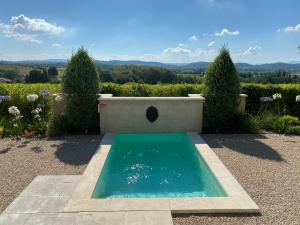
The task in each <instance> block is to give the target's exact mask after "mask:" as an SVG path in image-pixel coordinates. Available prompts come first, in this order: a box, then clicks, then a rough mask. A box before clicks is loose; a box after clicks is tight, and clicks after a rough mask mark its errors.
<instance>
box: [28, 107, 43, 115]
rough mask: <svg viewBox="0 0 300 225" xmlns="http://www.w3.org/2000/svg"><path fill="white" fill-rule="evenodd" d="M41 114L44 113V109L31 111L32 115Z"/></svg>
mask: <svg viewBox="0 0 300 225" xmlns="http://www.w3.org/2000/svg"><path fill="white" fill-rule="evenodd" d="M40 112H42V109H41V108H39V107H37V108H35V109H34V110H32V111H31V113H32V114H39V113H40Z"/></svg>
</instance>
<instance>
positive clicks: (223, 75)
mask: <svg viewBox="0 0 300 225" xmlns="http://www.w3.org/2000/svg"><path fill="white" fill-rule="evenodd" d="M204 79H205V80H204V96H205V98H206V101H205V105H204V123H205V126H206V127H209V128H210V129H211V130H212V131H217V132H219V131H222V129H223V128H224V126H226V123H227V122H228V121H231V120H232V119H233V117H234V115H235V114H236V113H237V106H238V99H239V93H240V83H239V78H238V73H237V71H236V69H235V66H234V64H233V62H232V60H231V58H230V54H229V51H228V50H227V49H226V48H222V49H221V51H220V53H219V55H218V56H217V58H216V59H215V60H214V62H213V63H212V64H211V65H210V66H209V68H208V69H207V70H206V72H205V78H204Z"/></svg>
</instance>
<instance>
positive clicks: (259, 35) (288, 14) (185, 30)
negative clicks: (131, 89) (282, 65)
mask: <svg viewBox="0 0 300 225" xmlns="http://www.w3.org/2000/svg"><path fill="white" fill-rule="evenodd" d="M299 9H300V1H299V0H251V1H250V0H168V1H167V0H151V1H146V0H126V1H125V0H109V1H108V0H106V1H104V0H85V1H79V0H51V1H41V0H26V1H24V0H9V1H2V2H1V8H0V11H1V13H0V60H41V59H68V58H70V56H71V54H72V52H74V51H76V49H77V48H79V47H82V46H83V47H84V48H86V49H87V50H88V52H89V54H90V55H91V56H92V57H93V58H94V59H98V60H143V61H159V62H165V63H189V62H197V61H212V60H213V59H214V58H215V57H216V55H217V54H218V52H219V50H220V49H221V48H222V46H224V45H225V46H226V47H227V48H229V50H230V52H231V56H232V58H233V60H234V61H235V62H247V63H252V64H261V63H272V62H279V61H280V62H291V61H300V54H299V51H298V50H297V46H299V45H300V13H299Z"/></svg>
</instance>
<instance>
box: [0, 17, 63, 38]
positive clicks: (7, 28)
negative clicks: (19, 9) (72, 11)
mask: <svg viewBox="0 0 300 225" xmlns="http://www.w3.org/2000/svg"><path fill="white" fill-rule="evenodd" d="M0 30H1V31H2V33H3V34H4V35H5V36H6V37H9V38H14V39H16V40H22V41H29V42H34V43H41V42H42V41H41V40H39V39H38V38H37V36H38V34H55V35H58V34H61V33H63V32H64V31H65V29H64V28H63V27H61V26H57V25H56V24H52V23H49V22H47V21H46V20H44V19H34V18H29V17H26V16H24V15H19V16H13V17H11V19H10V23H9V24H4V23H0Z"/></svg>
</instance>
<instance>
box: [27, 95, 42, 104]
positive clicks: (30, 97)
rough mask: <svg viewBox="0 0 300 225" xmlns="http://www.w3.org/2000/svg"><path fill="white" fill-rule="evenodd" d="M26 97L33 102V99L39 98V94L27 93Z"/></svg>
mask: <svg viewBox="0 0 300 225" xmlns="http://www.w3.org/2000/svg"><path fill="white" fill-rule="evenodd" d="M26 98H27V100H28V101H29V102H34V101H35V100H37V99H38V98H39V96H38V95H36V94H29V95H27V97H26Z"/></svg>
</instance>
